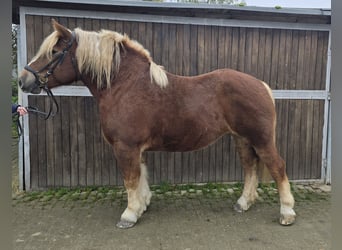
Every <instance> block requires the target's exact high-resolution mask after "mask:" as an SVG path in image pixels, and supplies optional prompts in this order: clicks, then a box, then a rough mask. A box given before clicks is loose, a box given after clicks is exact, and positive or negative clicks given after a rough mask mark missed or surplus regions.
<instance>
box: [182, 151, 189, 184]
mask: <svg viewBox="0 0 342 250" xmlns="http://www.w3.org/2000/svg"><path fill="white" fill-rule="evenodd" d="M181 154H182V162H181V164H182V172H181V183H184V184H187V183H189V165H190V155H189V154H190V153H189V152H183V153H181Z"/></svg>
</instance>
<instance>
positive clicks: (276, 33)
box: [269, 30, 280, 89]
mask: <svg viewBox="0 0 342 250" xmlns="http://www.w3.org/2000/svg"><path fill="white" fill-rule="evenodd" d="M279 40H280V30H273V32H272V47H271V48H272V58H271V65H270V66H271V74H270V81H269V84H270V86H271V88H272V89H277V87H278V86H277V78H278V61H279Z"/></svg>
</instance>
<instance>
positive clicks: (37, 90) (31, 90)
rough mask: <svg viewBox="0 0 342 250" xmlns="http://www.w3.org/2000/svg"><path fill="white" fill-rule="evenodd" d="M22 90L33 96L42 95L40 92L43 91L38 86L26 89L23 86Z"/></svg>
mask: <svg viewBox="0 0 342 250" xmlns="http://www.w3.org/2000/svg"><path fill="white" fill-rule="evenodd" d="M21 90H22V91H23V92H25V93H31V94H35V95H37V94H40V92H41V91H42V89H41V88H40V87H38V86H31V87H24V86H21Z"/></svg>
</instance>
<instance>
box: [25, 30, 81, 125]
mask: <svg viewBox="0 0 342 250" xmlns="http://www.w3.org/2000/svg"><path fill="white" fill-rule="evenodd" d="M74 41H75V32H74V31H73V32H72V33H71V39H70V41H69V42H68V43H67V46H66V47H65V48H64V49H63V51H61V52H58V53H56V54H55V55H54V57H53V58H52V60H51V61H50V62H48V63H47V64H46V65H45V66H43V67H42V68H41V69H39V70H34V69H33V68H32V67H31V66H30V65H28V64H27V65H25V67H24V68H25V69H26V70H27V71H29V72H31V73H32V74H33V75H34V77H35V78H36V81H35V84H36V85H37V87H39V88H41V89H43V90H44V91H45V92H46V93H47V95H48V97H49V98H50V110H49V112H43V111H39V110H38V109H37V108H34V107H28V108H29V111H31V112H35V113H40V114H43V115H44V116H45V117H44V119H45V120H46V119H48V118H49V117H50V116H51V115H52V116H54V115H56V114H57V113H58V110H59V107H58V104H57V101H56V99H55V97H54V95H53V94H52V92H51V90H50V89H49V88H48V87H47V83H48V81H49V76H50V75H53V71H54V70H55V69H56V67H57V66H58V65H61V64H62V63H63V61H64V58H65V56H66V54H67V53H68V52H69V50H70V48H71V46H72V45H73V43H74ZM71 62H72V65H73V68H74V70H75V73H76V81H77V80H78V76H79V72H78V69H77V62H76V59H75V57H74V56H72V57H71ZM45 70H47V71H46V73H45V75H41V73H42V72H43V71H45ZM53 104H54V105H55V106H56V111H55V112H54V113H53V112H52V109H53V107H52V106H53Z"/></svg>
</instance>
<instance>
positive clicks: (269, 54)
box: [262, 29, 275, 88]
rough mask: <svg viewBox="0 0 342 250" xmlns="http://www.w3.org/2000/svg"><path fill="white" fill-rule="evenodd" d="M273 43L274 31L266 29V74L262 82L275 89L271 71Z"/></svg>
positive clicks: (264, 73)
mask: <svg viewBox="0 0 342 250" xmlns="http://www.w3.org/2000/svg"><path fill="white" fill-rule="evenodd" d="M272 41H273V30H271V29H266V31H265V55H264V72H263V78H262V80H263V81H264V82H266V83H268V84H269V85H270V87H271V88H274V86H275V85H274V84H273V83H271V71H272Z"/></svg>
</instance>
